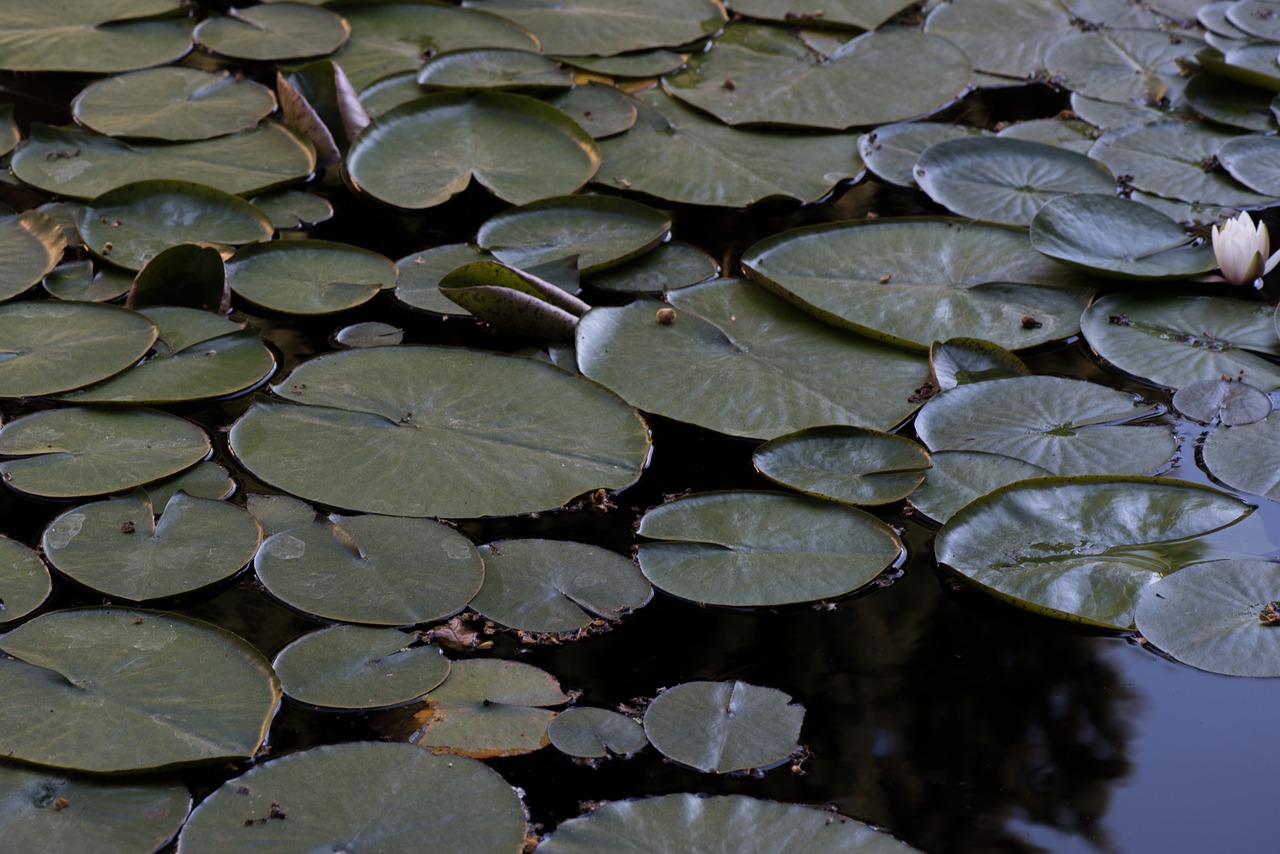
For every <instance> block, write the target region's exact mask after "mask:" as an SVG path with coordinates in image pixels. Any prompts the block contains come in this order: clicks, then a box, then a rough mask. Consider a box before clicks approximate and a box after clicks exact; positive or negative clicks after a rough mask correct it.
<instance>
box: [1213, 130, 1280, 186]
mask: <svg viewBox="0 0 1280 854" xmlns="http://www.w3.org/2000/svg"><path fill="white" fill-rule="evenodd" d="M1277 144H1280V140H1276V139H1275V138H1273V137H1269V136H1238V137H1236V138H1235V139H1230V140H1227V141H1226V142H1225V143H1223V144H1222V147H1221V148H1219V149H1218V155H1217V156H1218V161H1219V162H1220V163H1221V164H1222V167H1223V168H1224V169H1226V170H1227V171H1228V172H1230V173H1231V177H1233V178H1235V179H1236V180H1237V181H1239V182H1240V183H1241V184H1244V185H1245V186H1246V187H1248V188H1250V189H1251V190H1256V191H1258V192H1259V193H1265V194H1266V195H1268V196H1275V195H1277V194H1278V193H1280V147H1277Z"/></svg>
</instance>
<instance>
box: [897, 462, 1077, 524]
mask: <svg viewBox="0 0 1280 854" xmlns="http://www.w3.org/2000/svg"><path fill="white" fill-rule="evenodd" d="M930 461H931V462H932V464H933V465H932V467H931V468H930V469H929V471H928V473H927V474H926V475H925V478H924V483H922V484H920V486H919V488H917V489H916V491H915V492H913V493H911V506H913V507H915V508H916V509H917V510H919V511H920V512H921V513H923V514H925V515H926V516H928V517H929V518H930V519H933V520H934V521H936V522H946V521H947V520H948V519H950V518H951V517H952V516H954V515H955V512H956V511H957V510H959V509H960V508H961V507H963V506H965V505H966V504H968V503H969V502H970V501H972V500H973V499H975V498H977V497H978V496H979V495H986V494H987V493H988V492H991V491H993V490H996V489H999V488H1000V487H1002V486H1007V485H1008V484H1010V483H1013V482H1014V481H1019V480H1028V479H1030V478H1033V477H1045V476H1047V475H1049V474H1052V472H1050V471H1048V470H1047V469H1043V468H1041V467H1040V466H1037V465H1033V464H1032V463H1028V462H1026V461H1024V460H1019V459H1015V458H1013V457H1006V456H1005V455H1004V454H989V453H986V452H983V451H934V452H933V453H932V454H931V455H930Z"/></svg>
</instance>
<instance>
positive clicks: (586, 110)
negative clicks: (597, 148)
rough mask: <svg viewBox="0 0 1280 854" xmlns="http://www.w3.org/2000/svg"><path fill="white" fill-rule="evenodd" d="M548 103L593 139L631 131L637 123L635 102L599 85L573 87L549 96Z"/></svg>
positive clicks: (590, 84) (588, 84)
mask: <svg viewBox="0 0 1280 854" xmlns="http://www.w3.org/2000/svg"><path fill="white" fill-rule="evenodd" d="M547 103H549V104H551V106H553V107H555V108H556V109H557V110H559V111H560V112H562V113H564V114H565V115H567V116H568V117H569V118H571V119H573V120H574V121H575V122H577V123H578V124H579V125H581V126H582V129H583V130H585V131H586V132H587V133H589V134H591V138H592V139H596V140H599V139H603V138H605V137H607V136H613V135H614V134H619V133H622V132H623V131H626V130H630V129H631V127H632V125H634V124H635V123H636V105H635V101H633V100H632V99H631V98H630V97H629V96H627V95H624V94H623V93H622V92H621V91H619V90H617V89H615V88H613V87H612V86H606V85H604V84H602V83H586V84H580V85H577V86H574V87H573V88H572V89H570V90H569V91H568V92H561V93H559V94H555V95H551V96H549V97H548V98H547Z"/></svg>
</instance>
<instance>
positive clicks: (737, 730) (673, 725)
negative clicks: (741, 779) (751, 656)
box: [644, 679, 804, 774]
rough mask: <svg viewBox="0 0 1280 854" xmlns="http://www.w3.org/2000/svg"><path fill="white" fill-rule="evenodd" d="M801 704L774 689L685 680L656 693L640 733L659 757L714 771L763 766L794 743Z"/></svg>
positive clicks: (794, 746)
mask: <svg viewBox="0 0 1280 854" xmlns="http://www.w3.org/2000/svg"><path fill="white" fill-rule="evenodd" d="M803 721H804V707H803V706H801V705H799V704H797V703H792V702H791V696H790V695H788V694H785V693H783V692H782V691H779V690H777V689H776V688H764V687H761V686H759V685H749V684H747V683H746V682H742V681H739V680H736V679H735V680H734V681H732V682H685V683H684V684H683V685H676V686H675V687H674V688H669V689H667V690H666V691H664V692H662V693H661V694H659V695H658V696H657V697H656V698H655V699H654V701H653V702H652V703H650V704H649V708H648V709H647V710H646V711H645V713H644V732H645V735H646V736H648V738H649V741H650V742H651V743H652V744H653V746H654V747H655V748H657V749H658V752H659V753H661V754H662V755H663V756H665V757H667V758H668V759H671V760H673V761H675V762H679V763H680V764H681V765H687V766H689V767H690V768H695V769H697V770H698V771H705V772H710V773H713V774H726V773H728V772H730V771H746V770H748V769H753V768H767V767H769V766H771V765H775V764H777V763H779V762H781V761H782V760H784V759H786V758H787V757H788V756H790V755H791V753H792V752H793V751H794V750H796V749H797V748H798V747H799V744H798V743H797V742H798V740H799V738H800V725H801V723H802V722H803Z"/></svg>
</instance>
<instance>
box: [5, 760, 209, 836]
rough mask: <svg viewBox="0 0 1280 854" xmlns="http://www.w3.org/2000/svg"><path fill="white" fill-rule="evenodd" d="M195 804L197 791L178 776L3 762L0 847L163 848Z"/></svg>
mask: <svg viewBox="0 0 1280 854" xmlns="http://www.w3.org/2000/svg"><path fill="white" fill-rule="evenodd" d="M59 804H61V806H59ZM72 807H74V809H72ZM190 809H191V793H190V792H188V791H187V787H186V786H185V785H183V784H182V782H181V781H179V780H148V781H142V782H122V781H118V780H104V779H101V778H96V777H76V776H70V775H61V774H53V773H50V772H49V771H48V770H45V769H40V768H24V767H22V766H19V765H0V816H3V818H0V846H3V847H4V848H5V849H6V850H9V851H58V852H61V854H135V852H139V851H159V850H160V849H162V848H164V846H165V844H166V843H168V842H169V840H171V839H172V838H173V837H174V836H175V835H177V833H178V828H180V827H181V826H182V822H183V820H184V819H185V818H186V817H187V813H188V812H189V811H190Z"/></svg>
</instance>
